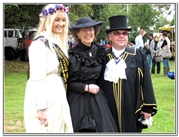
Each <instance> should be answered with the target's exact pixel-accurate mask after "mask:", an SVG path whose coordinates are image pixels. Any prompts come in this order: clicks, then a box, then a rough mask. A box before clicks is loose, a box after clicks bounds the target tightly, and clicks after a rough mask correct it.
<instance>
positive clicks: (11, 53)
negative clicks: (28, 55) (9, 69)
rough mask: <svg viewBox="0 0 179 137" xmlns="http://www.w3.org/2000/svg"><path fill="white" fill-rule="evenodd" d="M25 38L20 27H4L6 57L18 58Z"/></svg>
mask: <svg viewBox="0 0 179 137" xmlns="http://www.w3.org/2000/svg"><path fill="white" fill-rule="evenodd" d="M22 44H23V39H22V35H21V30H20V29H15V28H5V29H4V51H5V59H7V60H13V59H17V58H18V57H19V55H20V52H21V50H22V46H23V45H22Z"/></svg>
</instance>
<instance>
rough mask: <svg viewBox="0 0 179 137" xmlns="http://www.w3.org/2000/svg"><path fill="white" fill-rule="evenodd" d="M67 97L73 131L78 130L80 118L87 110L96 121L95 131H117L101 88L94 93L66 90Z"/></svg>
mask: <svg viewBox="0 0 179 137" xmlns="http://www.w3.org/2000/svg"><path fill="white" fill-rule="evenodd" d="M88 97H89V98H88ZM67 99H68V102H69V105H70V113H71V117H72V123H73V128H74V132H79V127H80V123H81V120H82V118H83V117H84V115H85V113H86V112H88V110H89V112H90V113H91V114H92V116H93V118H94V120H95V121H96V132H118V129H117V126H116V123H115V121H114V119H113V116H112V114H111V112H110V110H109V107H108V104H107V99H106V98H105V95H104V93H103V91H102V90H100V91H99V92H98V93H97V94H96V95H94V94H91V93H88V92H85V93H76V92H67ZM88 102H89V103H88Z"/></svg>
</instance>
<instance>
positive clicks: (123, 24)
mask: <svg viewBox="0 0 179 137" xmlns="http://www.w3.org/2000/svg"><path fill="white" fill-rule="evenodd" d="M109 23H110V28H109V29H107V30H106V33H107V34H108V33H109V32H111V31H113V30H128V31H130V30H132V28H129V27H127V17H126V16H125V15H117V16H112V17H110V18H109Z"/></svg>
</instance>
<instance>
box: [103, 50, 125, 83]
mask: <svg viewBox="0 0 179 137" xmlns="http://www.w3.org/2000/svg"><path fill="white" fill-rule="evenodd" d="M124 50H125V49H123V50H120V51H117V50H115V49H114V48H113V49H112V52H113V54H114V56H115V59H110V61H109V62H108V63H107V64H106V69H105V72H104V79H105V80H107V81H110V82H114V83H118V80H119V78H120V79H127V77H126V71H125V69H126V68H127V65H126V63H125V61H124V60H123V58H122V55H123V53H124Z"/></svg>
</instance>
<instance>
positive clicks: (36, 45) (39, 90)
mask: <svg viewBox="0 0 179 137" xmlns="http://www.w3.org/2000/svg"><path fill="white" fill-rule="evenodd" d="M47 55H48V48H47V47H46V46H45V44H44V43H43V42H41V41H39V40H36V41H34V42H32V44H31V45H30V47H29V65H30V78H29V81H30V82H31V83H32V86H33V89H34V92H35V94H36V97H37V105H38V109H45V108H47V102H46V94H45V93H46V92H45V90H46V88H45V82H44V79H45V77H46V75H47Z"/></svg>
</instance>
